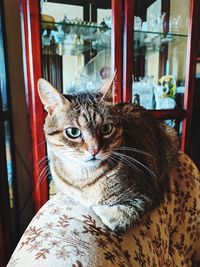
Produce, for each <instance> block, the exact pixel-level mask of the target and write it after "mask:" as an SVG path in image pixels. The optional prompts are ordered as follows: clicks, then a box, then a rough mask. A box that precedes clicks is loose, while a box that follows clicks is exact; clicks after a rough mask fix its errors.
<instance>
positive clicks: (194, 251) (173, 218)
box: [7, 153, 200, 267]
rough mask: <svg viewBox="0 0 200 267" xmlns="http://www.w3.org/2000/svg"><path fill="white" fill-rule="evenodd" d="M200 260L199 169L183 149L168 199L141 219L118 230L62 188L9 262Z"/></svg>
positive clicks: (15, 265) (16, 265) (74, 264)
mask: <svg viewBox="0 0 200 267" xmlns="http://www.w3.org/2000/svg"><path fill="white" fill-rule="evenodd" d="M198 260H199V261H200V177H199V171H198V170H197V168H196V167H195V165H194V164H193V163H192V161H191V160H190V159H189V158H188V157H187V156H186V155H185V154H183V153H180V155H179V157H178V160H177V162H176V165H175V168H174V170H173V171H172V173H171V177H170V190H169V192H168V194H166V197H165V201H164V202H163V203H162V205H161V206H160V207H159V208H157V209H155V210H153V211H152V212H151V213H150V214H147V216H146V217H145V218H144V220H143V222H142V223H141V225H139V226H137V227H133V228H131V229H130V230H129V231H128V232H127V233H125V234H116V233H114V232H112V231H110V230H109V229H107V228H106V227H105V226H104V225H103V224H102V223H101V221H100V220H99V219H98V217H97V216H96V215H95V214H94V213H93V212H92V210H90V209H88V208H86V207H83V206H81V205H80V204H79V203H75V202H74V201H72V200H71V199H68V198H67V197H66V196H65V195H63V194H61V193H58V194H57V195H56V196H55V197H53V198H52V199H50V200H49V201H48V202H47V203H46V204H45V205H44V206H43V207H42V208H41V209H40V211H39V212H38V213H37V214H36V216H35V217H34V218H33V220H32V222H31V223H30V225H29V226H28V228H27V230H26V231H25V232H24V234H23V236H22V238H21V240H20V242H19V243H18V245H17V247H16V249H15V251H14V253H13V255H12V257H11V259H10V261H9V263H8V265H7V267H68V266H69V267H100V266H102V267H111V266H119V267H128V266H129V267H130V266H134V267H136V266H146V267H151V266H152V267H153V266H154V267H156V266H177V267H180V266H187V267H188V266H200V265H198V263H197V261H198ZM195 262H196V263H195ZM195 264H196V265H195Z"/></svg>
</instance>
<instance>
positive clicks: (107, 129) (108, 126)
mask: <svg viewBox="0 0 200 267" xmlns="http://www.w3.org/2000/svg"><path fill="white" fill-rule="evenodd" d="M112 130H113V125H112V124H111V123H107V124H104V125H103V126H102V127H101V133H102V134H103V135H109V134H110V133H111V132H112Z"/></svg>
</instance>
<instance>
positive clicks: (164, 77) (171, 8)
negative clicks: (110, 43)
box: [132, 0, 190, 110]
mask: <svg viewBox="0 0 200 267" xmlns="http://www.w3.org/2000/svg"><path fill="white" fill-rule="evenodd" d="M189 6H190V1H189V0H183V1H181V0H171V1H162V0H156V1H139V0H138V1H136V12H135V14H134V40H133V49H134V53H133V54H134V57H133V72H132V73H133V83H132V102H135V103H140V105H142V106H144V107H145V108H147V109H156V110H162V109H165V110H166V109H179V108H182V107H183V98H184V91H185V71H186V54H187V53H186V52H187V32H188V17H189Z"/></svg>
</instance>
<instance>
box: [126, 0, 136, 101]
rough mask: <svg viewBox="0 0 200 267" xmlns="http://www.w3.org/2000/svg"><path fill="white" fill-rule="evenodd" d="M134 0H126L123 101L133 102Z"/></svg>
mask: <svg viewBox="0 0 200 267" xmlns="http://www.w3.org/2000/svg"><path fill="white" fill-rule="evenodd" d="M134 7H135V1H134V0H131V1H130V0H125V1H124V27H123V102H125V103H128V102H132V72H133V45H132V44H133V26H134V20H133V18H134V13H135V12H134Z"/></svg>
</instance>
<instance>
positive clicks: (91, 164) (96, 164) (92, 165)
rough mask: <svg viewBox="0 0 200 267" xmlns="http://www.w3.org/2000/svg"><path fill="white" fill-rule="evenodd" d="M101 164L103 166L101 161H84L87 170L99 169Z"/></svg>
mask: <svg viewBox="0 0 200 267" xmlns="http://www.w3.org/2000/svg"><path fill="white" fill-rule="evenodd" d="M100 164H101V160H100V159H93V160H87V161H83V165H84V166H85V167H87V168H97V167H99V165H100Z"/></svg>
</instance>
